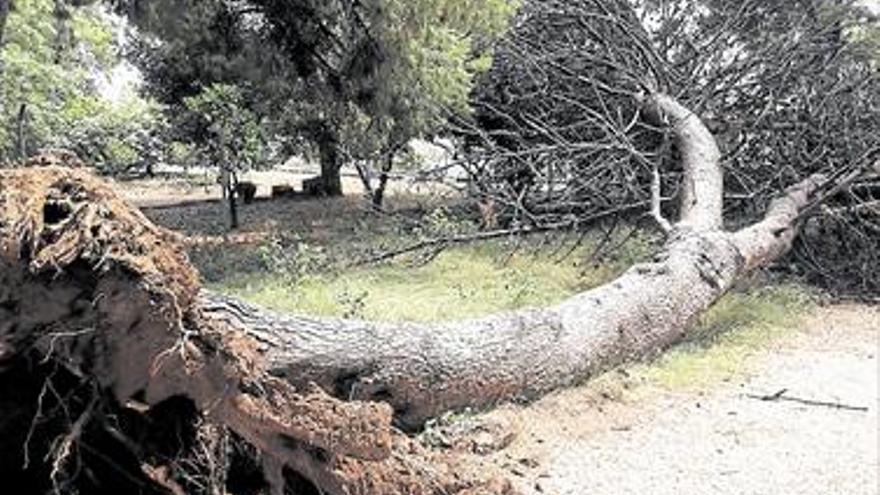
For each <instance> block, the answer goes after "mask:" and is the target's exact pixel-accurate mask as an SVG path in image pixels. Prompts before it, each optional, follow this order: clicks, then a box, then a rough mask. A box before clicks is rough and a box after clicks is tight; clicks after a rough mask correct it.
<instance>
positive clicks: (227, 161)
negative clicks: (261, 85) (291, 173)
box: [183, 84, 264, 171]
mask: <svg viewBox="0 0 880 495" xmlns="http://www.w3.org/2000/svg"><path fill="white" fill-rule="evenodd" d="M183 102H184V106H185V107H186V109H187V110H188V111H189V112H190V115H189V116H188V117H189V120H190V122H189V125H191V126H194V127H195V130H194V131H193V132H192V133H191V135H195V136H200V137H201V139H200V140H199V141H197V142H195V143H194V144H195V145H197V146H198V147H199V149H200V150H201V151H202V153H203V154H204V155H205V156H206V157H208V159H209V160H210V161H211V162H212V163H216V164H219V166H220V167H222V168H224V169H226V170H230V171H240V170H245V169H247V168H250V167H253V166H256V165H258V164H259V163H260V161H261V159H262V157H263V151H264V147H263V140H262V136H261V131H260V125H259V122H258V120H257V117H256V116H255V115H254V113H253V112H252V111H251V110H249V109H248V108H247V106H246V105H245V100H244V95H243V93H242V91H241V89H240V88H238V87H236V86H232V85H229V84H212V85H210V86H208V87H206V88H204V89H203V90H202V91H201V92H200V93H199V94H197V95H196V96H191V97H187V98H184V100H183Z"/></svg>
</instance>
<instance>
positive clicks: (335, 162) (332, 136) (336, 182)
mask: <svg viewBox="0 0 880 495" xmlns="http://www.w3.org/2000/svg"><path fill="white" fill-rule="evenodd" d="M317 144H318V153H319V155H320V160H321V185H322V189H323V191H322V192H323V194H324V195H326V196H342V177H341V176H340V170H341V169H342V160H341V154H340V150H339V136H338V135H337V132H336V129H334V128H333V127H332V124H330V123H327V122H324V123H322V124H321V129H320V131H319V133H318V137H317Z"/></svg>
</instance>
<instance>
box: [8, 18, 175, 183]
mask: <svg viewBox="0 0 880 495" xmlns="http://www.w3.org/2000/svg"><path fill="white" fill-rule="evenodd" d="M70 3H71V4H75V5H80V6H79V7H77V6H75V5H68V2H63V1H58V2H55V1H53V0H29V1H23V2H17V3H16V4H15V6H14V7H15V8H14V9H12V10H11V11H10V13H9V16H8V19H7V22H6V29H5V33H4V37H3V43H2V44H0V75H2V77H0V116H2V118H3V122H2V124H0V162H4V161H9V160H12V159H14V158H15V159H20V158H23V157H26V156H28V155H30V154H32V153H34V152H35V151H37V150H39V149H41V148H68V149H70V150H72V151H74V152H76V153H77V154H79V155H80V156H81V157H82V158H84V159H86V160H88V161H89V162H92V163H94V164H95V165H97V166H98V167H100V168H101V169H102V170H104V171H108V172H114V171H119V170H120V168H121V166H122V165H124V164H123V163H120V162H124V161H132V162H135V161H138V160H139V159H142V158H145V154H144V153H143V152H142V150H139V149H137V148H135V147H133V146H130V145H129V144H128V143H129V142H130V141H131V140H132V139H133V138H134V137H135V136H137V135H138V134H140V133H149V134H154V133H155V132H156V130H157V129H158V128H160V127H161V121H162V119H161V114H160V112H159V108H158V107H157V105H156V104H155V102H152V101H150V100H147V99H144V98H141V97H140V96H139V95H137V94H136V93H135V92H133V91H131V92H127V93H125V94H123V95H121V97H120V98H118V99H116V100H111V99H108V98H106V97H105V95H104V94H102V92H101V91H100V89H99V88H100V84H99V83H100V80H101V79H105V78H109V76H110V75H111V74H112V73H113V71H114V69H116V68H117V67H118V66H119V64H120V63H121V57H120V51H121V48H122V47H121V46H120V45H119V44H118V43H117V38H116V35H117V34H118V31H117V27H116V26H114V24H113V22H112V19H110V18H109V17H108V15H107V14H106V12H104V11H103V10H102V9H101V8H100V7H98V6H96V5H91V6H88V5H87V6H82V5H84V4H87V3H90V2H84V1H78V2H70ZM4 5H7V6H8V3H6V2H4Z"/></svg>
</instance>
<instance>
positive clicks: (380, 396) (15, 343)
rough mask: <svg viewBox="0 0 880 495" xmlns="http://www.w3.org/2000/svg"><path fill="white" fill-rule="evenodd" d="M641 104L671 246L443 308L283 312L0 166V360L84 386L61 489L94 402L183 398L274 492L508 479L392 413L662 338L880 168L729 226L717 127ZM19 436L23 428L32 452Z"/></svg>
mask: <svg viewBox="0 0 880 495" xmlns="http://www.w3.org/2000/svg"><path fill="white" fill-rule="evenodd" d="M644 105H645V112H646V115H649V116H653V118H659V119H661V120H664V121H668V122H669V123H670V125H671V126H672V127H673V128H674V131H675V133H676V135H677V136H678V139H679V145H680V149H681V150H683V153H682V163H683V167H684V169H685V171H686V172H685V173H684V174H683V177H684V179H683V180H684V183H683V184H682V187H683V188H684V189H685V190H686V191H688V193H687V194H683V195H682V198H683V201H684V204H682V205H681V212H682V213H681V219H680V220H679V221H677V222H675V223H671V222H669V221H667V220H666V219H665V218H663V216H662V214H661V210H660V208H659V201H660V188H659V185H658V186H657V187H655V188H654V191H655V197H654V208H653V211H654V213H655V216H656V218H657V220H658V224H660V225H661V226H662V227H663V228H664V230H666V231H667V235H668V240H667V242H666V244H665V245H664V247H663V248H662V249H661V250H660V251H659V252H658V253H657V254H656V255H655V256H654V257H653V258H652V259H651V260H650V261H649V262H646V263H641V264H638V265H636V266H633V267H632V268H631V269H630V270H629V271H627V272H626V273H625V274H624V275H622V276H621V277H619V278H618V279H616V280H614V281H613V282H611V283H609V284H606V285H604V286H601V287H598V288H596V289H593V290H590V291H588V292H585V293H582V294H579V295H576V296H574V297H572V298H571V299H569V300H567V301H565V302H563V303H562V304H559V305H557V306H555V307H551V308H545V309H538V310H525V311H518V312H513V313H507V314H501V315H497V316H492V317H489V318H483V319H478V320H473V321H466V322H458V323H448V324H441V325H414V324H401V325H391V324H373V323H367V322H358V321H343V320H332V321H331V320H319V319H313V318H305V317H295V316H284V315H278V314H274V313H271V312H268V311H264V310H262V309H259V308H256V307H253V306H249V305H246V304H243V303H241V302H239V301H236V300H234V299H230V298H226V297H222V296H219V295H216V294H211V293H208V292H205V291H203V290H201V288H200V286H199V282H198V277H197V274H196V272H195V270H194V269H193V268H192V267H191V265H190V264H189V263H188V261H187V259H186V256H185V253H184V251H183V248H182V247H181V246H182V242H181V240H180V239H178V238H177V237H176V236H175V235H174V234H171V233H169V232H167V231H164V230H162V229H161V228H158V227H156V226H154V225H152V224H151V223H150V222H149V221H148V220H147V219H146V218H145V217H144V216H143V215H142V214H141V213H140V212H139V211H138V210H136V209H135V208H134V207H132V206H130V205H128V204H127V203H125V202H124V201H122V200H121V199H120V198H119V197H118V196H117V195H116V194H115V193H114V191H113V190H112V189H111V188H110V187H109V186H107V185H106V184H104V183H103V182H101V181H100V180H98V179H96V178H94V177H92V176H91V175H90V174H89V173H88V172H86V171H83V170H71V169H65V168H59V167H45V168H23V169H13V170H5V171H2V172H0V363H5V364H6V367H7V368H16V367H21V366H27V362H28V359H30V360H37V361H39V362H41V363H44V362H47V361H51V362H52V363H55V364H56V365H57V366H58V367H60V368H61V369H63V370H64V372H65V373H66V374H67V375H69V376H71V377H74V381H75V382H77V383H88V384H91V387H90V390H91V391H92V392H91V393H92V394H93V395H92V396H93V397H94V398H93V399H85V400H83V401H82V402H83V404H84V405H83V407H81V408H79V409H78V410H79V411H80V412H78V413H77V414H70V412H69V411H68V416H69V417H68V420H67V422H66V425H67V428H66V429H65V431H64V433H63V434H59V437H58V439H57V440H56V441H55V442H49V443H50V444H51V445H53V446H54V447H52V448H50V449H49V450H48V452H47V455H46V458H47V459H48V461H47V462H48V463H49V465H50V466H51V469H49V470H48V471H47V473H46V474H47V476H48V478H49V479H50V481H51V483H52V485H54V486H55V488H56V491H59V492H63V490H60V489H59V486H60V483H62V481H63V480H65V479H68V480H69V479H71V478H74V477H75V473H76V472H78V471H77V470H74V469H71V468H70V466H71V465H76V462H74V461H73V460H72V457H73V456H74V452H75V451H76V450H77V445H80V444H83V445H84V444H85V442H83V441H82V437H83V435H84V432H85V431H86V425H88V424H90V423H92V422H95V421H98V419H96V418H101V417H104V418H105V420H104V421H105V422H106V416H108V413H107V411H108V410H110V411H116V412H114V414H118V413H119V411H120V410H122V409H126V410H133V411H140V412H141V413H142V414H147V413H148V412H149V411H150V410H151V409H155V408H157V407H160V406H161V405H162V404H166V403H167V402H168V401H169V400H174V399H181V398H182V399H184V400H186V401H187V402H188V403H190V404H191V405H192V407H193V408H194V409H195V410H196V411H197V413H198V414H197V416H199V417H203V418H205V419H206V420H207V421H208V422H210V423H211V424H213V425H218V426H219V427H221V428H224V429H228V430H229V431H230V432H231V433H232V434H234V435H235V436H236V438H238V439H240V440H241V441H242V442H243V443H245V444H247V445H249V446H250V448H253V449H255V452H256V454H254V455H255V457H256V458H257V459H258V460H259V464H260V466H259V469H258V470H259V471H261V472H262V477H263V479H264V480H265V482H266V484H268V486H270V487H271V488H272V490H273V493H277V494H280V493H283V492H284V487H285V485H288V487H290V485H291V483H293V481H292V480H307V483H308V485H307V486H311V487H313V489H314V488H317V489H318V490H320V491H318V492H317V493H329V494H334V495H336V494H340V495H341V494H354V493H359V494H375V493H382V494H395V493H399V494H421V493H480V491H481V490H482V491H483V492H484V493H503V492H504V491H506V490H507V489H508V488H507V487H506V485H505V484H504V483H503V482H496V481H492V482H485V481H479V480H478V479H477V477H470V476H467V475H465V474H463V473H465V472H466V471H464V470H462V468H461V466H456V464H455V460H454V459H452V458H448V457H442V458H441V457H437V456H436V455H435V454H432V453H431V452H428V451H425V450H424V449H422V448H420V447H418V446H417V445H416V444H414V443H413V442H412V441H410V440H409V439H408V438H407V437H405V436H404V435H402V434H400V433H398V432H397V430H396V429H394V428H393V427H392V421H396V424H397V425H399V426H403V427H406V428H416V427H418V426H419V425H420V424H421V423H422V422H423V421H424V420H425V419H427V418H429V417H431V416H434V415H436V414H438V413H440V412H443V411H446V410H449V409H456V408H462V407H465V406H476V407H485V406H490V405H492V404H495V403H497V402H499V401H503V400H509V399H513V398H521V397H524V398H531V397H536V396H538V395H539V394H542V393H545V392H547V391H550V390H552V389H554V388H558V387H561V386H565V385H568V384H571V383H573V382H575V381H578V380H583V379H585V378H587V377H589V376H590V375H592V374H594V373H596V372H597V371H599V370H601V369H604V368H607V367H609V366H612V365H614V364H616V363H619V362H621V361H623V360H626V359H632V358H635V357H639V356H644V355H646V354H651V353H656V352H659V351H661V350H662V349H664V348H665V347H667V346H668V345H670V344H672V343H673V342H675V341H676V340H678V339H680V338H681V337H682V336H683V335H684V334H685V333H686V332H687V330H688V328H690V326H691V325H692V323H693V322H694V320H695V318H696V317H698V316H699V315H700V314H701V313H702V312H703V311H704V310H705V309H706V308H708V307H709V306H711V305H712V303H713V302H714V301H716V300H717V299H718V298H719V297H720V296H721V295H723V294H724V293H725V292H726V291H727V290H728V289H730V287H731V286H732V285H733V284H734V282H735V281H736V280H737V279H738V278H739V277H741V276H743V275H745V274H747V273H749V272H750V271H752V270H755V269H757V268H759V267H762V266H764V265H766V264H767V263H770V262H772V261H773V260H774V259H776V258H778V257H779V256H780V255H782V254H783V253H785V252H786V251H787V250H788V249H789V247H790V246H791V243H792V240H793V239H794V237H795V236H796V234H797V230H798V225H799V221H800V219H801V218H802V215H803V214H804V212H805V211H807V210H808V209H810V208H814V207H815V206H816V205H817V204H819V203H820V202H821V201H822V200H823V198H825V197H826V196H827V195H829V194H834V193H835V192H836V191H838V190H839V189H840V187H841V186H842V185H844V184H845V183H846V182H847V181H852V180H855V179H856V178H857V177H858V176H859V175H860V174H861V173H862V172H863V171H867V170H868V169H869V168H873V169H874V170H877V169H878V167H880V165H877V164H873V163H874V162H870V161H869V162H866V163H865V164H859V166H858V167H856V168H854V169H853V172H852V173H850V174H849V175H847V176H845V177H838V176H836V177H824V176H821V175H815V176H812V177H810V178H809V179H807V180H805V181H803V182H801V183H800V184H798V185H796V186H794V187H792V188H790V189H789V190H787V191H786V192H785V193H784V194H783V195H782V196H780V197H779V198H778V199H777V200H775V201H774V202H773V203H772V204H771V206H770V207H769V209H768V210H767V212H766V215H765V217H764V219H763V220H761V221H760V222H758V223H756V224H754V225H752V226H749V227H747V228H744V229H741V230H738V231H735V232H727V231H725V230H724V229H723V226H722V219H721V208H722V201H721V194H722V187H723V173H722V170H721V167H720V165H719V163H718V157H719V154H718V151H717V147H716V145H715V142H714V140H713V139H712V135H711V133H710V132H709V131H708V130H707V129H706V127H705V126H704V125H703V123H702V121H701V120H700V119H699V118H697V116H696V115H694V114H693V113H691V112H690V111H689V110H687V109H686V108H685V107H684V106H682V105H681V104H679V103H678V102H677V101H675V100H674V99H673V98H671V97H668V96H665V95H662V94H655V95H652V96H650V97H646V98H644ZM868 158H870V159H871V160H873V159H874V157H868ZM867 163H872V165H871V167H869V166H868V165H867ZM658 180H659V178H658ZM0 376H2V373H0ZM46 380H50V378H46ZM47 383H48V382H47ZM44 388H45V387H44ZM49 388H50V389H52V390H54V388H53V387H49ZM43 395H44V394H43V393H42V392H41V393H40V403H41V404H42V401H43ZM3 400H4V401H13V400H14V398H13V397H8V396H7V397H4V398H3ZM102 404H103V406H101V405H102ZM102 407H104V408H105V410H104V412H103V413H102V414H99V411H101V408H102ZM9 409H10V407H8V406H4V407H0V411H3V410H9ZM37 414H38V416H39V415H40V414H45V412H42V411H41V410H40V408H39V407H38V408H37ZM2 419H3V418H0V430H3V431H0V433H3V435H2V436H0V438H2V440H0V442H4V443H3V444H2V445H0V447H2V449H3V450H4V451H6V452H9V451H16V449H18V448H19V446H18V445H10V444H7V443H5V442H13V441H16V440H17V439H20V438H21V435H17V434H12V433H14V429H16V428H18V426H16V425H17V424H16V423H14V422H5V423H4V422H3V421H2ZM34 422H36V418H35V419H34ZM33 424H34V423H32V425H31V429H33ZM105 429H106V428H105ZM113 431H114V432H115V433H114V435H116V436H117V437H120V438H122V439H125V438H126V437H127V435H126V433H125V432H124V431H122V432H120V431H118V429H116V430H113ZM7 433H8V434H7ZM30 441H31V434H30V433H28V435H27V437H26V439H25V447H26V448H25V452H27V444H28V442H30ZM120 441H121V442H122V444H124V445H128V443H132V442H128V443H126V442H125V441H122V440H120ZM130 450H131V451H132V452H131V455H134V456H135V457H137V458H138V459H139V464H136V465H139V466H140V467H139V470H138V472H137V473H136V476H140V477H141V478H143V479H144V480H146V482H149V483H152V485H153V486H158V488H156V491H157V492H159V493H162V492H165V493H168V492H172V493H183V490H184V489H183V488H181V485H180V483H179V482H178V481H175V480H174V479H173V477H171V478H169V477H168V476H162V475H159V474H156V473H161V472H162V471H161V470H162V468H167V466H157V465H154V464H151V459H153V458H154V457H151V456H150V455H148V454H149V452H142V451H138V449H137V448H135V447H131V448H130ZM7 465H8V464H7ZM25 465H27V458H26V459H25ZM226 468H229V466H226ZM222 469H225V468H222ZM222 469H221V470H222ZM131 476H135V475H131V474H129V477H131ZM220 479H221V480H222V479H226V478H222V477H221V478H220ZM298 483H302V481H299V482H298ZM205 492H208V490H205ZM306 493H310V492H307V491H306Z"/></svg>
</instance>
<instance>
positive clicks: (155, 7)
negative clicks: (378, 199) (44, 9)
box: [120, 0, 515, 194]
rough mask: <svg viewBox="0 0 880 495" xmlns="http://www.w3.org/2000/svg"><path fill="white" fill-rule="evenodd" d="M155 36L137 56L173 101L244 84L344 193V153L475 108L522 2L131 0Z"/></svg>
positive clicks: (360, 153) (369, 153) (405, 137)
mask: <svg viewBox="0 0 880 495" xmlns="http://www.w3.org/2000/svg"><path fill="white" fill-rule="evenodd" d="M120 8H121V9H122V11H123V12H126V13H127V14H128V15H129V16H130V17H131V18H132V19H134V20H135V22H136V24H137V25H138V26H139V27H140V29H141V30H142V31H143V32H144V33H147V34H148V36H147V37H146V38H145V39H144V40H143V42H142V50H141V51H140V62H141V64H140V65H141V67H143V68H144V70H145V71H146V74H147V78H148V80H149V81H151V82H152V83H153V84H151V85H150V87H151V88H153V89H154V94H156V95H157V96H159V97H160V99H161V100H162V101H164V102H166V103H169V104H179V103H180V102H181V101H182V99H183V98H185V97H187V96H192V95H193V94H195V93H197V92H198V91H199V90H200V88H201V87H203V86H207V85H210V84H212V83H228V84H238V85H240V86H242V87H243V88H245V90H246V92H248V93H249V94H250V95H252V96H251V98H250V100H251V101H252V105H253V107H254V110H255V111H256V112H258V113H259V114H261V115H265V116H270V117H271V121H272V122H273V126H274V129H275V134H277V135H278V136H279V138H280V139H281V140H282V141H283V142H284V143H286V144H287V145H288V147H289V149H291V150H299V151H302V150H303V149H305V148H307V147H311V148H312V149H314V151H317V153H316V154H317V155H318V156H319V157H320V160H321V162H322V172H323V174H324V175H325V176H326V178H327V179H328V180H327V181H326V182H325V184H324V185H325V189H327V190H326V192H328V193H331V194H334V193H338V192H339V183H338V169H339V167H340V166H341V165H342V162H343V161H344V159H345V158H361V159H370V158H375V157H376V156H381V155H383V154H387V153H389V152H390V151H391V150H395V149H397V148H399V147H400V146H401V144H403V143H406V142H407V141H409V140H410V139H411V138H413V137H416V136H420V135H426V134H430V133H432V132H436V131H437V130H438V129H439V128H440V126H441V125H442V124H443V123H444V122H445V119H446V118H447V116H448V115H449V114H450V113H466V112H467V111H468V95H469V93H470V91H471V89H472V87H473V83H474V78H475V76H476V75H477V74H479V73H481V72H482V71H484V70H486V69H487V68H488V67H489V65H490V61H491V50H492V47H493V40H494V39H496V38H497V37H498V36H500V35H501V33H502V32H503V31H504V29H505V27H506V25H507V21H508V19H509V17H510V16H511V15H512V13H513V12H514V9H515V5H514V4H513V3H511V2H509V1H506V0H455V1H443V2H427V1H425V2H406V1H398V0H368V1H363V2H347V1H330V2H317V1H312V0H299V1H295V2H289V1H272V0H254V1H250V2H228V1H221V0H214V1H210V2H176V1H170V0H167V1H159V2H128V3H123V4H121V5H120Z"/></svg>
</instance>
